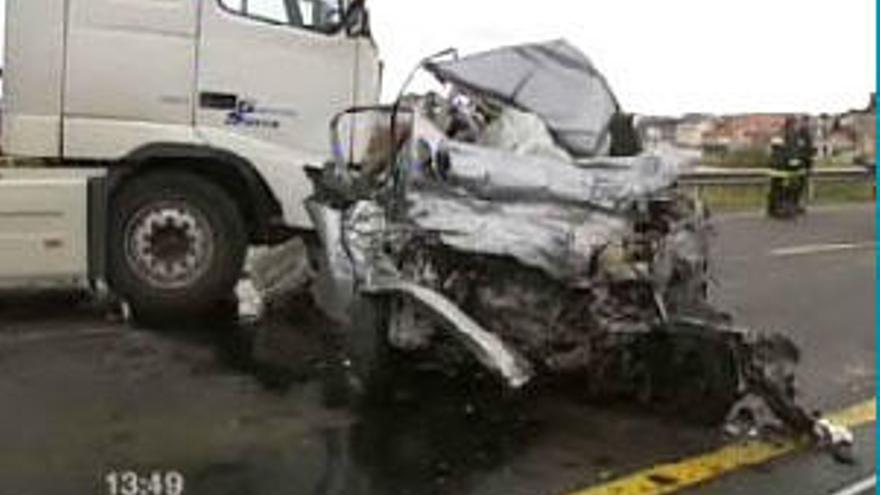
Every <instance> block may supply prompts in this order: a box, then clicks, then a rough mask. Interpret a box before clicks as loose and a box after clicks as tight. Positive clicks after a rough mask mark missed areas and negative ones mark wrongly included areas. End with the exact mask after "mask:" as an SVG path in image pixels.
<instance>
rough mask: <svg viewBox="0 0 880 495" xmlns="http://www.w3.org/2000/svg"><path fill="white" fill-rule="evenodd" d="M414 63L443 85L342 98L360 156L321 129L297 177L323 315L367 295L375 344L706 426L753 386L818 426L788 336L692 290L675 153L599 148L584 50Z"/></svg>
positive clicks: (706, 225) (705, 258)
mask: <svg viewBox="0 0 880 495" xmlns="http://www.w3.org/2000/svg"><path fill="white" fill-rule="evenodd" d="M423 67H424V68H425V69H426V70H428V71H429V72H431V73H433V74H434V75H435V76H436V77H437V79H438V80H439V81H441V82H442V83H444V84H445V85H446V91H445V92H444V93H443V94H439V93H428V94H425V95H415V96H414V95H406V96H404V97H402V98H401V100H400V101H398V102H397V103H396V104H395V105H393V106H389V107H381V108H365V109H352V110H349V111H348V112H346V113H345V114H344V115H345V116H348V117H350V118H351V119H352V120H356V121H357V122H359V123H360V124H363V123H364V122H369V125H367V126H366V127H367V128H368V130H369V132H370V133H371V134H370V136H369V138H368V139H369V140H370V146H369V147H368V148H369V150H368V153H367V154H366V155H365V156H363V157H358V158H357V159H355V157H354V156H353V153H351V152H346V151H345V150H344V148H345V146H344V144H343V143H340V141H339V139H338V133H334V139H333V143H334V145H333V147H334V153H335V155H336V161H335V162H334V163H331V164H327V166H326V167H324V168H323V169H320V170H314V171H313V173H312V178H313V181H314V183H315V190H316V192H315V195H314V196H313V198H312V199H311V200H310V201H309V204H308V209H309V212H310V214H311V216H312V219H313V221H314V224H315V226H316V229H317V232H318V237H319V243H318V244H319V246H320V248H319V251H320V255H319V256H317V257H318V258H319V260H318V263H317V264H318V266H319V269H318V270H317V273H318V275H317V277H318V280H317V281H316V284H315V293H316V299H317V301H318V303H319V305H321V307H322V308H323V309H324V310H325V311H326V312H327V313H328V314H330V315H332V316H334V317H335V318H336V319H338V320H341V321H349V322H352V320H354V319H357V318H358V317H357V316H354V314H355V312H354V310H353V308H356V307H358V306H359V305H363V304H368V305H370V306H371V307H373V309H374V310H375V309H376V308H379V310H378V313H380V314H381V318H378V319H376V320H375V321H376V322H377V323H376V324H375V325H374V326H375V328H373V329H372V330H375V331H378V335H379V340H380V342H381V344H380V345H387V346H390V347H391V348H393V349H395V350H396V351H398V352H403V353H407V352H418V353H419V354H420V355H425V354H426V351H427V353H428V354H432V353H433V354H434V355H437V356H439V355H441V354H443V355H444V356H445V355H446V354H448V353H452V354H456V355H457V357H459V358H460V357H461V356H462V355H464V356H471V357H473V358H475V360H476V361H477V362H479V363H481V364H482V365H483V366H484V367H485V368H487V369H489V370H491V371H493V372H494V373H496V374H497V375H498V376H500V377H501V378H502V379H503V380H504V381H505V382H506V383H507V384H508V386H509V387H511V388H514V389H517V388H522V387H525V386H527V384H528V383H530V381H532V380H533V379H534V377H535V376H538V375H543V376H567V377H572V376H574V377H577V378H578V380H581V381H582V383H583V388H584V390H585V392H587V393H590V394H596V395H600V396H604V395H614V396H625V397H630V398H633V399H636V400H640V401H643V402H644V403H645V404H650V405H660V408H661V409H665V410H669V411H674V412H675V413H676V414H677V415H684V416H685V417H690V418H693V419H696V420H699V421H705V422H720V421H722V420H723V419H724V418H725V417H726V416H727V415H728V413H729V412H730V411H731V409H732V408H733V407H734V405H735V404H736V403H737V402H739V401H741V400H742V399H743V398H745V397H747V396H756V397H759V398H760V399H762V400H763V402H764V403H765V404H766V405H767V406H768V407H769V408H770V409H771V410H772V412H773V413H774V414H775V415H776V416H777V417H778V418H780V420H782V421H783V422H784V423H785V425H787V426H788V427H789V428H791V429H793V430H795V431H796V432H800V433H804V434H812V435H813V436H814V438H816V439H817V440H819V439H820V437H821V435H822V434H820V433H816V431H817V428H820V429H821V428H822V426H821V425H824V424H825V423H820V419H819V418H818V417H816V416H815V415H813V414H809V413H807V412H805V411H804V410H803V409H802V408H800V407H799V406H798V405H797V404H796V403H795V400H794V399H795V390H794V371H793V370H794V365H795V364H796V363H797V361H798V359H799V353H798V350H797V347H796V346H795V345H794V344H793V343H792V342H791V341H790V340H788V339H786V338H785V337H782V336H780V335H776V334H765V333H761V332H756V331H752V330H748V329H740V328H737V327H735V326H734V325H733V322H732V319H731V317H730V316H729V315H727V314H725V313H723V312H721V311H719V310H717V309H715V308H714V307H713V306H712V305H711V304H710V301H709V297H708V291H709V286H710V272H709V247H710V241H711V234H712V230H711V225H710V222H709V218H708V214H707V212H706V211H705V209H704V208H703V206H702V204H701V203H700V201H699V200H698V199H697V198H693V197H690V196H688V195H685V194H683V193H682V192H681V191H679V190H677V189H676V182H677V179H678V171H677V170H676V168H675V167H674V166H672V165H670V164H668V163H666V162H665V161H664V160H662V159H661V158H659V157H656V156H651V155H647V154H641V153H638V150H637V149H634V150H632V152H630V153H620V152H619V151H618V152H615V151H613V150H620V149H621V146H619V143H616V142H615V141H617V140H620V139H625V134H626V133H625V132H623V133H621V132H620V131H619V126H618V125H617V124H618V123H619V122H620V121H622V120H624V121H625V116H623V114H622V112H621V109H620V107H619V105H618V103H617V99H616V97H615V96H614V94H613V93H612V92H611V89H610V87H609V86H608V84H607V82H606V80H605V78H604V77H603V76H602V75H601V74H600V73H599V72H598V71H597V70H596V69H595V67H594V66H593V65H592V63H591V62H590V61H589V59H588V58H587V57H586V56H584V55H583V54H581V53H580V51H578V50H577V49H575V48H573V47H572V46H571V45H569V44H568V43H566V42H564V41H554V42H550V43H540V44H532V45H523V46H517V47H509V48H502V49H499V50H493V51H490V52H487V53H483V54H477V55H474V56H469V57H464V58H461V59H458V58H454V59H451V60H428V61H425V63H424V64H423ZM341 118H342V116H340V119H341ZM340 119H337V121H335V122H334V129H336V127H337V126H338V125H340ZM622 135H623V137H621V136H622ZM612 155H628V156H612ZM361 323H362V322H361ZM370 331H371V330H367V332H368V333H369V332H370ZM449 341H451V342H455V343H458V344H461V345H458V346H457V347H456V346H452V347H451V348H450V346H449V345H448V342H449ZM460 361H461V360H459V361H456V360H455V359H451V360H448V361H446V362H450V363H454V362H460ZM827 429H828V428H825V430H827ZM826 436H827V435H826Z"/></svg>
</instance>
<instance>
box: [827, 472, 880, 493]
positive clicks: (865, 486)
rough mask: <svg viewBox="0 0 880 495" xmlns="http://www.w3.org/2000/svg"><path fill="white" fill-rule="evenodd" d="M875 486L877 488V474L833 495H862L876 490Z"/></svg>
mask: <svg viewBox="0 0 880 495" xmlns="http://www.w3.org/2000/svg"><path fill="white" fill-rule="evenodd" d="M875 486H877V475H876V474H875V475H873V476H871V477H870V478H867V479H864V480H862V481H859V482H858V483H856V484H854V485H850V486H848V487H846V488H843V489H841V490H840V491H838V492H834V493H833V494H832V495H860V494H862V493H865V492H867V491H868V490H870V489H871V488H874V487H875Z"/></svg>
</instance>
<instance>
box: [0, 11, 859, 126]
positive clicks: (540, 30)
mask: <svg viewBox="0 0 880 495" xmlns="http://www.w3.org/2000/svg"><path fill="white" fill-rule="evenodd" d="M21 1H27V0H21ZM368 1H369V3H370V4H371V6H372V7H371V8H372V11H373V24H374V31H375V34H376V37H377V39H378V42H379V44H380V48H381V50H382V53H383V58H384V59H385V63H386V79H385V93H386V97H387V96H389V95H391V94H393V93H395V92H396V90H397V89H398V87H399V85H400V83H401V81H402V80H403V78H404V77H405V75H406V73H407V72H409V70H410V69H411V67H412V66H413V64H415V63H416V62H417V61H418V60H419V59H420V58H421V57H423V56H425V55H427V54H430V53H433V52H436V51H438V50H441V49H443V48H447V47H451V46H455V47H458V48H460V49H461V50H462V51H463V52H464V53H468V52H472V51H475V50H482V49H488V48H492V47H494V46H498V45H505V44H513V43H520V42H527V41H539V40H547V39H553V38H559V37H565V38H567V39H569V40H570V41H571V42H572V43H574V44H575V45H577V46H578V47H580V48H581V49H583V50H584V51H585V52H586V53H587V55H588V56H590V58H592V59H593V62H594V63H595V64H596V65H597V66H598V68H599V69H600V70H601V71H602V72H604V73H605V75H606V77H607V78H608V79H609V81H610V83H611V85H612V86H613V88H614V89H615V91H616V92H617V95H618V98H619V99H620V101H621V103H622V104H623V105H624V107H625V108H626V109H627V110H630V111H635V112H639V113H650V114H678V113H684V112H753V111H755V112H769V111H811V112H821V111H842V110H846V109H849V108H851V107H862V106H864V105H865V104H866V103H867V99H868V94H869V93H870V92H871V91H872V90H873V88H874V87H875V72H876V71H875V67H876V45H875V38H874V36H875V25H874V24H875V23H874V19H875V17H876V14H875V8H876V7H875V2H874V0H814V1H809V0H711V1H707V0H663V1H659V0H614V1H601V2H600V1H597V0H582V1H572V0H531V1H522V0H520V1H511V0H443V1H442V2H437V1H434V2H428V1H424V0H368ZM5 2H6V0H0V6H2V7H5ZM3 10H4V9H0V20H2V12H3ZM0 43H2V42H0Z"/></svg>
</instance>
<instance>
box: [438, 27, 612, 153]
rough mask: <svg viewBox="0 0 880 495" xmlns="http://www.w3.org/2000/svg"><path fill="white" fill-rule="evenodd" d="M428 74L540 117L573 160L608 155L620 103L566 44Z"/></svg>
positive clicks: (484, 56)
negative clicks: (612, 129)
mask: <svg viewBox="0 0 880 495" xmlns="http://www.w3.org/2000/svg"><path fill="white" fill-rule="evenodd" d="M426 69H427V70H428V71H430V72H432V73H433V74H434V75H436V76H437V77H438V78H439V79H440V80H442V81H444V82H449V83H452V84H453V85H455V86H456V87H458V88H459V89H461V90H465V91H470V92H477V93H480V94H483V95H486V96H490V97H492V98H495V99H497V100H499V101H501V102H503V103H505V104H508V105H511V106H514V107H517V108H521V109H523V110H526V111H529V112H531V113H534V114H536V115H537V116H539V117H540V118H541V119H542V120H543V121H544V122H545V123H546V124H547V127H548V128H549V129H550V131H551V132H552V133H553V135H554V136H555V138H556V140H557V142H558V143H559V144H560V145H561V146H562V147H563V148H565V149H566V150H568V152H569V153H571V154H572V155H574V156H577V157H582V156H601V155H607V154H608V150H609V149H610V146H611V141H610V136H609V126H610V125H611V120H612V118H613V117H614V115H615V114H616V113H617V112H618V110H619V108H618V104H617V99H616V98H615V96H614V93H613V92H612V91H611V88H610V87H609V86H608V83H607V82H606V80H605V78H604V77H603V76H602V74H601V73H599V71H598V70H597V69H596V68H595V67H594V66H593V63H592V62H591V61H590V60H589V59H588V58H587V57H586V56H585V55H584V54H583V53H582V52H581V51H580V50H578V49H577V48H575V47H573V46H572V45H570V44H569V43H568V42H566V41H564V40H557V41H552V42H547V43H535V44H528V45H519V46H513V47H507V48H501V49H497V50H492V51H488V52H484V53H480V54H477V55H472V56H469V57H465V58H462V59H460V60H452V61H443V62H429V63H428V64H426Z"/></svg>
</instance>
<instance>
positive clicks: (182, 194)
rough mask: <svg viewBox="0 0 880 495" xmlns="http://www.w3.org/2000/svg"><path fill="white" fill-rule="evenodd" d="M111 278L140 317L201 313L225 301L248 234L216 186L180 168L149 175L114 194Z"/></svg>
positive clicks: (110, 227)
mask: <svg viewBox="0 0 880 495" xmlns="http://www.w3.org/2000/svg"><path fill="white" fill-rule="evenodd" d="M109 217H110V218H109V225H108V241H109V245H108V247H107V250H108V257H109V259H108V268H109V270H108V278H109V281H110V285H111V287H112V288H113V290H114V291H116V293H117V294H118V295H119V296H121V297H122V298H123V299H125V300H126V301H127V302H128V303H129V305H130V306H131V308H132V310H133V313H134V316H135V317H136V318H137V319H140V320H143V321H150V322H154V321H162V320H167V319H170V318H175V317H178V316H197V315H201V314H205V312H207V311H209V310H210V308H211V307H212V306H213V305H214V304H215V303H216V302H217V301H221V300H224V299H226V298H229V297H230V295H231V294H232V293H233V290H234V287H235V284H236V283H237V281H238V279H239V277H240V275H241V271H242V266H243V264H244V258H245V254H246V251H247V244H248V238H247V233H246V229H245V225H244V220H243V218H242V215H241V212H240V211H239V209H238V207H237V205H236V204H235V202H234V201H233V199H232V198H231V197H230V196H229V195H228V194H227V193H226V191H224V190H223V189H222V188H221V187H219V186H217V185H216V184H214V183H212V182H210V181H209V180H206V179H203V178H201V177H199V176H197V175H194V174H190V173H185V172H153V173H148V174H147V175H142V176H137V177H134V178H132V179H129V180H128V181H127V182H125V183H123V184H122V185H121V187H120V188H119V189H118V190H117V191H115V192H114V194H113V196H112V198H111V203H110V213H109Z"/></svg>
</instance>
